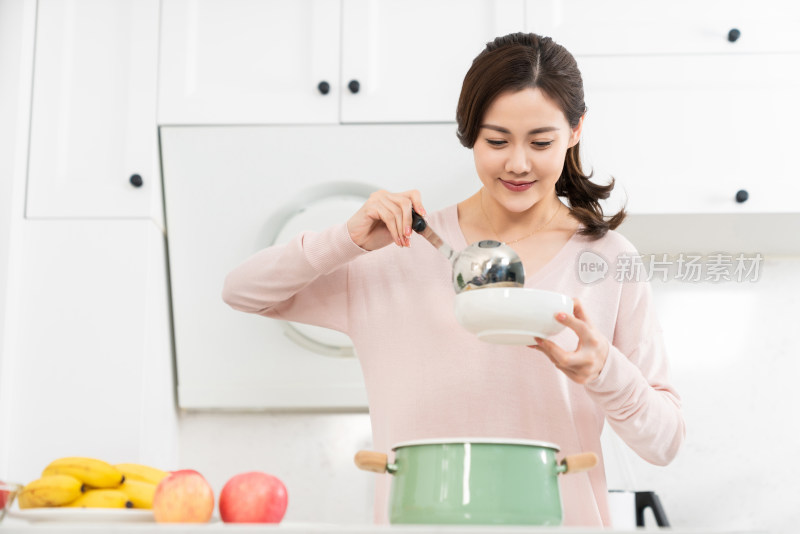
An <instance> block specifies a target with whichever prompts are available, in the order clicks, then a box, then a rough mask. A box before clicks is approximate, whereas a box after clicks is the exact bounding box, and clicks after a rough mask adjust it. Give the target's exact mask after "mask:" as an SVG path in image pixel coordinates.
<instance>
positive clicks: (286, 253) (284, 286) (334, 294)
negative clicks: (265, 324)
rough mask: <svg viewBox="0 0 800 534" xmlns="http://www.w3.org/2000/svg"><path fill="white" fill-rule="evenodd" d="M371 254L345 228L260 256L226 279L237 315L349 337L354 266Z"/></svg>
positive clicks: (229, 300)
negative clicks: (349, 292)
mask: <svg viewBox="0 0 800 534" xmlns="http://www.w3.org/2000/svg"><path fill="white" fill-rule="evenodd" d="M365 253H366V251H365V250H364V249H362V248H361V247H359V246H358V245H356V244H355V243H354V242H353V240H352V239H351V238H350V234H349V232H348V231H347V226H346V225H345V224H340V225H336V226H332V227H330V228H328V229H327V230H324V231H322V232H319V233H317V232H304V233H302V234H300V235H298V236H297V237H295V238H294V239H292V240H291V241H290V242H288V243H286V244H285V245H276V246H272V247H268V248H266V249H264V250H261V251H259V252H257V253H256V254H254V255H252V256H251V257H250V258H248V259H247V260H245V261H244V263H242V264H241V265H239V266H238V267H236V268H235V269H233V270H232V271H231V272H230V273H228V275H227V276H226V278H225V283H224V286H223V290H222V299H223V300H224V301H225V302H226V303H227V304H228V305H229V306H231V307H232V308H234V309H235V310H239V311H243V312H247V313H256V314H259V315H264V316H266V317H273V318H281V319H285V320H288V321H296V322H300V323H306V324H311V325H315V326H322V327H326V328H332V329H334V330H338V331H340V332H347V329H348V325H347V317H348V310H347V284H348V264H349V262H350V261H352V260H353V259H355V258H357V257H359V256H361V255H363V254H365Z"/></svg>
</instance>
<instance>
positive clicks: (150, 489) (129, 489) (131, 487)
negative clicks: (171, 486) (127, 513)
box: [119, 478, 156, 509]
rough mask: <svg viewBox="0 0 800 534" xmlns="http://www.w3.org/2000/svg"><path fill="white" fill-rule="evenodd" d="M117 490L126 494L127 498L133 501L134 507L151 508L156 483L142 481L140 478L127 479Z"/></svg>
mask: <svg viewBox="0 0 800 534" xmlns="http://www.w3.org/2000/svg"><path fill="white" fill-rule="evenodd" d="M119 491H121V492H123V493H124V494H125V495H127V496H128V500H129V501H131V503H133V507H134V508H148V509H149V508H153V495H154V494H155V492H156V484H150V483H149V482H142V481H141V480H128V479H127V478H126V479H125V482H123V483H122V485H121V486H120V487H119Z"/></svg>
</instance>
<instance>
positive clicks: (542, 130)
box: [481, 124, 558, 135]
mask: <svg viewBox="0 0 800 534" xmlns="http://www.w3.org/2000/svg"><path fill="white" fill-rule="evenodd" d="M481 128H487V129H489V130H495V131H496V132H500V133H504V134H510V133H511V132H510V131H509V130H508V128H503V127H502V126H495V125H494V124H481ZM555 131H558V128H556V127H555V126H542V127H541V128H534V129H533V130H531V131H529V132H528V135H534V134H539V133H545V132H555Z"/></svg>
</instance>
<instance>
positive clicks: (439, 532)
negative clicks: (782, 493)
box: [0, 520, 767, 534]
mask: <svg viewBox="0 0 800 534" xmlns="http://www.w3.org/2000/svg"><path fill="white" fill-rule="evenodd" d="M657 530H659V529H657V528H647V529H637V531H639V532H642V531H657ZM666 531H668V532H670V534H767V531H766V530H729V529H728V530H719V529H682V528H676V529H667V530H666ZM0 532H2V534H30V533H46V532H52V533H53V534H62V533H63V534H72V533H79V532H80V533H83V532H114V533H119V534H125V533H130V534H141V533H143V532H167V533H170V534H183V533H187V534H188V533H190V532H191V533H194V532H206V533H212V532H265V533H287V534H289V533H292V534H302V533H313V534H328V533H331V534H344V533H348V534H350V533H352V534H422V533H432V534H461V533H465V534H523V533H531V534H598V533H601V532H602V533H604V534H623V533H627V534H630V533H631V532H636V531H632V530H614V529H601V528H571V527H511V526H427V525H408V526H382V525H332V524H323V523H282V524H280V525H233V524H225V523H222V522H219V521H216V522H212V523H207V524H155V523H57V522H37V523H27V522H25V521H19V520H11V521H8V520H7V521H4V522H3V523H2V524H0Z"/></svg>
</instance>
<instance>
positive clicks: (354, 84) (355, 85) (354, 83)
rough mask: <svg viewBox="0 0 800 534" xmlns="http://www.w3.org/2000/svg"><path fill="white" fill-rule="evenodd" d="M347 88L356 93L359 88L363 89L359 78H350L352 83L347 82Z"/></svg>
mask: <svg viewBox="0 0 800 534" xmlns="http://www.w3.org/2000/svg"><path fill="white" fill-rule="evenodd" d="M347 88H348V89H350V92H351V93H353V94H356V93H357V92H358V90H359V89H361V84H360V83H358V80H350V83H348V84H347Z"/></svg>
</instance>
